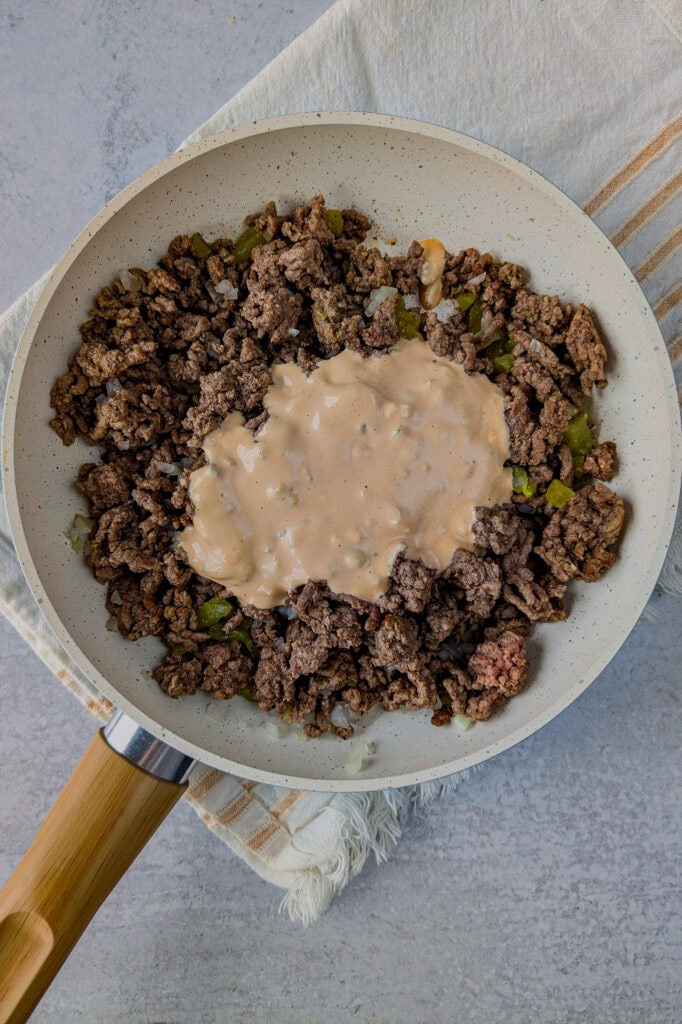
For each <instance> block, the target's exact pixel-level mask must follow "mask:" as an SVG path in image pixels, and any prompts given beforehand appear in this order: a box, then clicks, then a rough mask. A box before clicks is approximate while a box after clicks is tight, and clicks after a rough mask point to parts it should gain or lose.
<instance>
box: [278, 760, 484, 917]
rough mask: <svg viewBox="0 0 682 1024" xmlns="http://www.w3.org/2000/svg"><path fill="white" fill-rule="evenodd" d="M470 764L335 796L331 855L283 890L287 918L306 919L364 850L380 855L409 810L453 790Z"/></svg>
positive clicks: (355, 869)
mask: <svg viewBox="0 0 682 1024" xmlns="http://www.w3.org/2000/svg"><path fill="white" fill-rule="evenodd" d="M472 771H475V769H472V768H469V769H467V770H466V771H463V772H459V773H458V774H457V775H451V776H449V777H447V778H445V779H438V780H436V781H435V782H423V783H421V784H420V785H418V786H412V787H408V788H405V789H388V790H383V791H379V792H376V793H348V794H344V796H343V797H342V798H340V800H341V802H342V809H343V813H344V815H345V820H344V822H343V824H342V826H341V828H340V830H339V844H338V849H337V853H336V855H335V856H334V857H333V858H332V859H330V860H329V861H328V862H327V863H326V864H325V865H323V866H322V867H319V868H314V869H313V870H310V871H305V872H302V873H301V876H300V878H299V879H298V880H297V883H296V884H295V885H293V886H292V887H291V888H290V889H289V890H288V891H287V892H286V894H285V895H284V897H283V899H282V901H281V903H280V908H279V909H280V911H281V912H286V913H287V914H288V915H289V917H290V918H291V920H292V921H300V922H301V923H302V924H304V925H308V924H312V922H313V921H315V920H316V919H317V918H318V917H319V916H320V914H321V913H323V911H325V910H326V909H327V907H328V906H329V904H330V903H331V901H332V900H333V899H334V897H335V896H336V895H337V893H339V892H340V891H341V890H342V889H343V888H344V886H346V885H347V884H348V882H349V881H350V879H351V878H353V877H355V875H357V874H359V872H360V871H361V870H362V868H363V866H364V864H365V862H366V860H367V858H368V857H369V856H370V854H374V857H375V859H376V862H377V864H381V863H382V862H383V861H385V860H386V859H387V858H388V856H389V854H390V851H391V849H392V848H393V847H394V846H395V845H396V843H397V842H398V840H399V839H400V836H401V835H402V830H403V825H404V823H405V820H406V818H407V817H408V815H409V814H410V812H411V811H413V810H415V809H417V808H420V807H423V806H424V805H425V804H427V803H430V802H431V801H432V800H434V799H436V798H437V797H440V796H444V795H446V794H448V793H451V792H453V791H454V790H455V789H456V788H457V786H458V785H459V784H460V782H463V781H464V779H465V778H467V777H468V776H469V775H470V774H471V772H472Z"/></svg>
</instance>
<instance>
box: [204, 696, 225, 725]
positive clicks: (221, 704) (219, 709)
mask: <svg viewBox="0 0 682 1024" xmlns="http://www.w3.org/2000/svg"><path fill="white" fill-rule="evenodd" d="M229 710H230V708H229V707H228V704H227V701H226V700H212V701H211V702H210V704H207V705H206V714H207V715H208V717H209V718H213V719H214V720H215V721H218V722H220V721H222V720H223V719H224V718H226V717H227V713H228V712H229Z"/></svg>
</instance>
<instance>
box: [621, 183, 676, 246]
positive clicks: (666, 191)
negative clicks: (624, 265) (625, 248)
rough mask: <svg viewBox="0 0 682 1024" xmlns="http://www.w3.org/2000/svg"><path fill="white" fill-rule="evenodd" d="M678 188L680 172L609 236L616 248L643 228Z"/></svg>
mask: <svg viewBox="0 0 682 1024" xmlns="http://www.w3.org/2000/svg"><path fill="white" fill-rule="evenodd" d="M680 188H682V171H679V172H678V173H677V174H676V175H675V177H674V178H671V179H670V181H669V182H667V184H665V185H664V186H663V188H660V189H659V190H658V192H655V193H654V195H653V196H652V197H651V199H650V200H649V202H648V203H645V204H644V206H643V207H642V208H641V210H638V211H637V213H635V214H634V216H632V217H630V220H628V221H626V222H625V224H623V226H622V228H619V230H618V231H616V233H615V235H612V236H611V241H612V242H613V244H614V245H615V246H616V248H620V246H621V245H623V243H624V242H627V240H628V238H630V237H631V236H632V235H634V234H635V233H636V232H637V231H639V229H640V228H643V227H644V225H645V224H647V223H648V222H649V221H650V220H651V219H652V217H655V215H656V214H657V213H658V211H659V210H660V209H661V208H662V207H663V206H665V204H666V203H668V202H670V200H671V199H672V197H673V196H674V195H675V194H676V193H677V192H679V190H680Z"/></svg>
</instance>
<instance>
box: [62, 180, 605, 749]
mask: <svg viewBox="0 0 682 1024" xmlns="http://www.w3.org/2000/svg"><path fill="white" fill-rule="evenodd" d="M247 223H248V224H249V225H250V228H251V230H252V232H253V231H258V232H261V234H260V235H258V236H256V237H257V239H258V241H259V243H260V244H258V245H256V246H255V247H254V248H253V250H252V252H251V254H250V255H248V256H247V257H246V258H244V259H242V260H239V261H238V260H237V259H236V258H235V243H233V241H232V240H230V239H227V238H219V239H216V240H215V241H213V242H211V243H210V244H207V243H206V242H205V240H204V239H202V238H201V236H194V237H193V238H190V237H188V236H179V237H177V238H175V239H174V240H173V241H172V242H171V244H170V247H169V249H168V252H167V253H166V255H165V256H164V257H163V259H162V260H161V261H160V264H159V266H158V267H156V268H153V269H151V270H147V271H144V270H140V269H137V268H133V269H132V270H131V271H130V272H129V274H128V275H124V276H125V278H126V283H125V285H124V284H123V282H122V281H120V280H119V281H116V282H114V284H113V285H111V286H110V287H106V288H103V289H102V291H101V292H100V293H99V294H98V295H97V297H96V299H95V304H94V308H93V310H92V314H91V318H90V319H89V320H88V321H87V322H86V323H84V324H83V325H82V326H81V336H82V340H81V344H80V348H79V349H78V351H77V352H76V353H75V355H74V356H73V358H72V360H71V362H70V365H69V369H68V371H67V372H66V373H65V374H64V375H63V376H62V377H60V378H59V380H58V381H57V382H56V383H55V385H54V387H53V389H52V393H51V401H52V406H53V407H54V409H55V416H54V419H53V420H52V425H53V427H54V429H55V430H56V431H57V433H58V434H59V436H60V437H61V438H62V440H63V442H64V443H65V444H72V443H73V441H74V440H75V438H76V437H77V436H80V437H83V438H85V439H86V440H88V441H91V442H92V441H96V442H98V443H99V444H100V446H101V448H102V456H101V463H100V464H94V463H86V464H85V465H83V466H82V467H81V470H80V473H79V475H78V480H77V484H76V486H77V487H78V489H79V491H81V493H82V494H84V495H85V497H86V498H87V500H88V502H89V506H90V516H91V519H92V528H91V530H90V537H89V543H88V546H87V549H86V559H87V562H88V565H89V566H90V567H91V569H92V571H93V573H94V575H95V577H96V578H97V579H98V580H99V581H100V582H101V583H103V584H105V585H106V587H107V599H106V606H107V609H108V612H109V614H110V616H113V617H115V620H116V623H117V627H118V629H119V631H120V632H121V634H122V635H123V636H124V637H127V638H128V639H130V640H137V639H138V638H140V637H143V636H150V635H152V636H157V637H158V638H159V639H160V640H161V641H162V642H163V643H164V644H165V645H166V647H167V653H166V655H165V657H164V658H163V660H162V661H161V663H160V664H159V665H158V667H157V668H156V669H155V670H154V677H155V678H156V679H157V680H158V682H159V684H160V685H161V687H162V688H163V689H164V690H165V691H166V693H168V694H169V695H170V696H171V697H180V696H184V695H186V694H192V693H195V692H196V691H197V690H205V691H207V692H208V693H210V694H212V696H213V697H214V698H217V699H227V698H230V697H232V696H234V695H235V694H238V693H241V694H242V695H244V696H247V697H248V698H250V699H251V700H254V701H256V702H257V703H258V704H259V706H260V707H261V708H263V709H264V710H271V709H276V710H277V711H278V712H279V713H280V714H281V715H283V716H284V717H285V718H286V719H287V720H293V721H301V722H303V723H305V728H306V731H307V733H308V734H309V735H312V736H318V735H320V734H321V733H324V732H328V731H330V730H332V731H334V732H336V733H337V734H338V735H341V736H344V737H345V736H348V735H350V734H351V732H352V728H349V727H347V726H345V725H336V724H333V723H332V721H331V714H332V711H333V709H334V707H335V705H337V704H340V703H343V704H345V705H347V706H348V707H349V708H350V709H351V710H352V711H354V712H365V711H367V710H369V709H370V708H371V707H372V706H373V705H375V704H380V705H382V706H383V707H384V708H385V709H386V710H393V709H395V708H415V709H416V708H429V709H432V711H433V718H432V721H433V722H434V724H435V725H442V724H444V723H445V722H448V721H450V719H451V718H452V716H453V715H455V714H464V715H467V716H468V717H469V718H470V719H473V720H481V719H485V718H487V717H488V716H489V715H490V713H491V712H492V711H493V709H494V708H495V707H497V706H498V705H500V704H503V703H504V702H505V701H506V700H508V698H509V697H512V696H514V695H515V694H517V693H519V692H520V691H521V690H522V689H523V687H524V685H525V683H526V680H527V675H528V663H527V659H526V653H525V638H526V637H527V635H528V633H529V632H530V630H531V628H532V625H533V623H534V622H554V621H558V620H560V619H563V618H565V616H566V610H565V608H564V594H565V591H566V587H567V584H568V583H569V581H570V580H571V579H581V580H596V579H598V578H599V577H600V576H601V575H602V574H603V573H604V572H605V571H606V570H607V569H608V568H609V566H610V565H611V564H612V563H613V561H614V559H615V557H616V556H615V552H614V545H615V543H616V541H617V539H618V535H619V533H620V530H621V527H622V524H623V517H624V508H623V502H622V501H621V499H620V498H619V497H618V496H617V495H616V494H614V493H613V492H612V491H611V490H610V489H609V488H608V487H607V486H606V484H605V483H603V482H602V481H607V480H610V479H611V477H612V475H613V472H614V460H615V445H614V444H613V442H611V441H606V442H603V443H601V444H597V443H596V442H595V443H594V444H593V446H592V449H591V451H588V452H587V454H586V456H585V457H584V458H583V461H582V463H581V460H580V459H579V458H576V457H575V455H574V452H572V451H571V448H570V446H569V444H568V443H567V434H566V431H567V427H568V425H569V422H570V421H571V420H572V418H573V417H574V416H575V414H576V411H577V408H578V406H579V404H580V403H581V402H583V403H584V400H585V399H586V398H589V395H590V394H591V391H592V388H593V386H596V387H598V388H601V387H604V385H605V384H606V378H605V376H604V365H605V362H606V351H605V349H604V345H603V343H602V341H601V339H600V336H599V333H598V330H597V328H596V326H595V324H594V320H593V317H592V314H591V312H590V310H589V309H587V307H585V306H579V307H578V308H577V309H574V308H573V307H572V306H570V305H564V304H562V302H561V301H560V300H559V299H558V298H557V297H556V296H549V295H537V294H535V293H534V292H532V291H531V290H530V289H529V288H528V286H527V281H526V272H525V271H524V269H523V268H522V267H519V266H516V265H514V264H511V263H499V262H497V261H496V260H495V259H493V257H492V256H491V255H490V254H488V253H483V254H481V253H479V252H477V251H476V250H475V249H464V250H462V251H461V252H459V253H458V254H456V255H454V254H452V255H448V257H447V262H446V269H445V274H444V297H445V299H446V300H447V299H450V300H452V299H454V300H456V299H457V297H458V296H459V297H462V296H464V298H465V300H466V301H469V302H470V301H471V300H472V297H473V296H476V297H477V310H478V314H480V325H479V324H478V323H476V322H472V318H471V316H470V315H468V314H467V311H466V309H460V306H459V305H457V304H455V308H454V313H453V315H452V317H451V318H450V320H449V321H448V322H446V323H443V322H441V320H440V319H439V318H438V315H437V312H436V311H429V312H426V313H425V312H421V314H420V330H421V333H422V335H423V337H424V339H425V342H426V343H427V344H429V345H430V346H431V348H432V349H433V351H434V352H435V353H437V354H438V355H442V356H447V357H449V358H451V359H454V360H455V361H457V362H459V363H461V364H462V365H463V367H464V368H465V369H466V370H467V371H469V372H482V373H485V374H487V375H488V376H490V377H491V379H493V380H494V381H495V383H496V384H497V385H498V386H499V387H500V389H501V390H502V392H503V394H504V407H505V414H506V418H507V422H508V425H509V429H510V439H511V452H510V454H511V459H510V461H511V463H513V464H515V465H516V466H519V467H522V468H523V469H524V470H525V471H526V473H527V479H528V481H529V487H530V488H532V487H533V485H534V486H535V492H534V494H533V495H532V496H526V497H524V495H523V494H521V493H515V494H514V496H513V500H512V501H511V502H510V503H509V504H507V505H504V506H497V507H494V508H480V509H479V510H478V518H477V521H476V523H475V539H476V544H477V547H476V550H475V551H474V552H473V553H469V552H466V551H456V552H455V555H454V556H453V559H452V562H451V564H450V566H449V567H448V568H447V569H446V570H445V571H444V572H442V573H440V574H439V575H437V574H436V573H435V571H434V570H432V569H430V568H428V567H427V566H425V565H424V564H423V563H421V562H419V561H413V560H411V559H409V558H405V557H402V556H400V557H398V559H397V560H396V562H395V564H394V565H393V569H392V573H391V582H390V586H389V589H388V591H387V592H386V593H385V594H384V595H383V596H382V597H381V598H380V599H379V600H378V601H376V602H375V603H368V602H365V601H362V600H360V599H358V598H356V597H354V596H352V595H347V594H336V593H334V592H332V591H331V590H330V589H329V587H328V586H327V584H326V582H325V581H324V580H310V581H309V582H308V583H306V585H305V586H303V587H301V588H299V589H298V590H296V591H295V592H294V593H293V594H292V595H291V601H290V604H289V606H288V607H287V608H282V609H274V610H267V611H264V610H258V609H255V608H250V607H243V608H242V607H240V606H239V602H238V601H236V600H235V599H234V598H233V596H232V595H231V594H229V593H228V592H227V591H225V590H224V588H221V587H220V586H219V585H218V584H216V583H213V582H211V581H209V580H206V579H204V578H202V577H200V576H198V575H197V574H196V573H194V572H193V571H192V570H191V569H190V568H189V566H188V565H187V564H186V562H185V559H184V556H183V552H182V550H181V549H180V550H179V549H176V547H175V544H174V538H175V535H176V533H177V531H178V530H181V529H182V528H183V527H185V526H186V525H188V523H189V522H190V520H191V514H192V509H191V505H190V502H189V499H188V493H187V481H188V474H189V473H190V472H191V470H192V469H193V468H196V467H197V466H199V465H201V464H202V460H203V456H202V452H201V445H202V441H203V438H204V437H205V436H206V434H207V433H209V432H210V431H211V430H213V429H214V428H215V427H217V426H218V425H219V423H220V422H221V421H222V420H223V418H224V417H225V416H226V415H227V414H228V413H229V412H230V411H232V410H235V409H236V410H239V411H241V412H242V413H243V414H244V416H245V417H246V418H247V420H248V421H249V422H250V424H251V425H252V426H253V427H254V429H255V428H256V427H257V426H258V425H259V424H260V423H261V422H262V419H263V409H262V404H261V403H262V401H263V397H264V395H265V393H266V390H267V388H268V386H269V384H270V379H271V378H270V367H271V365H272V364H273V363H276V362H282V361H291V360H295V361H296V362H298V363H299V364H300V365H301V366H302V367H303V368H304V369H305V370H308V371H309V370H311V369H312V368H314V366H315V365H316V363H317V362H318V360H319V359H324V358H327V357H329V356H331V355H333V354H334V353H335V352H339V351H341V350H342V349H344V348H350V349H352V350H354V351H356V352H359V353H361V354H362V355H364V356H370V355H372V354H377V353H381V351H382V350H384V351H385V350H386V349H388V348H390V347H391V346H392V345H393V344H395V342H396V341H397V340H398V338H399V336H400V330H399V326H398V321H397V318H396V311H397V308H398V304H397V299H396V297H395V296H392V297H389V298H387V299H386V300H385V301H384V302H383V303H382V304H381V305H380V306H379V309H378V310H377V312H376V314H375V315H374V316H373V317H372V318H369V317H367V316H365V314H364V309H365V306H366V305H367V302H368V300H369V296H370V292H371V291H372V290H373V289H375V288H378V287H381V286H383V285H389V286H395V287H397V288H398V289H399V291H400V293H401V294H403V295H408V294H409V295H412V294H415V293H416V292H417V290H418V286H419V270H420V261H421V256H422V249H421V246H420V245H419V243H418V242H413V243H412V245H411V246H410V248H409V250H408V251H407V253H406V254H405V255H401V256H388V255H384V254H382V253H380V252H379V251H378V250H377V249H376V248H367V247H366V246H365V245H363V244H362V243H363V240H364V239H365V237H366V236H367V233H368V231H369V228H370V222H369V221H368V220H367V218H366V217H364V216H363V215H362V214H360V213H358V212H357V211H355V210H343V211H341V213H340V215H339V214H338V213H333V214H329V212H328V211H327V210H326V209H325V204H324V200H323V199H322V197H319V196H318V197H316V198H315V199H314V200H313V201H312V204H311V206H309V207H308V206H302V207H299V208H298V209H297V210H295V212H294V213H293V215H292V216H291V217H288V218H283V217H280V216H278V214H277V211H276V209H275V206H274V204H272V203H270V204H269V205H268V206H267V208H266V209H265V211H264V212H263V213H262V214H261V215H259V216H256V217H251V218H249V219H248V221H247ZM339 229H341V230H339ZM237 252H238V255H239V250H237ZM472 279H473V282H472ZM466 301H461V302H460V304H461V305H463V306H466ZM509 338H512V343H508V344H507V347H506V352H507V353H511V354H512V355H513V360H509V359H507V360H506V361H505V360H502V362H501V363H500V361H499V359H498V361H497V364H496V362H495V360H494V358H491V353H494V352H495V351H496V349H495V347H494V344H495V342H497V343H498V349H497V351H498V352H499V341H500V339H503V340H505V341H506V340H507V339H509ZM491 339H492V341H491ZM510 362H512V365H511V366H508V364H509V363H510ZM557 480H559V481H561V482H562V483H563V484H564V485H565V486H566V487H570V488H571V489H572V490H574V491H575V492H576V493H575V497H573V498H572V500H569V501H568V503H567V504H566V505H565V506H564V507H563V508H557V507H555V506H554V505H552V504H551V502H550V501H548V500H547V499H546V497H545V494H546V491H547V488H548V486H549V485H550V483H551V481H557ZM527 490H528V489H527ZM216 595H222V596H223V597H225V598H228V599H229V602H230V605H231V611H230V612H229V614H226V615H225V616H223V618H222V619H221V621H220V622H219V623H217V624H214V625H212V626H210V627H206V626H204V628H202V627H201V625H200V621H199V619H198V617H197V613H198V610H199V609H200V608H201V606H202V605H204V604H205V602H207V601H208V600H210V599H211V598H213V597H215V596H216Z"/></svg>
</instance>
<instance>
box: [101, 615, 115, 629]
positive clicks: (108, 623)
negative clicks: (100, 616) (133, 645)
mask: <svg viewBox="0 0 682 1024" xmlns="http://www.w3.org/2000/svg"><path fill="white" fill-rule="evenodd" d="M104 628H105V629H108V630H109V632H110V633H118V620H117V618H116V616H115V615H110V616H109V618H108V619H107V621H106V622H105V624H104Z"/></svg>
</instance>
